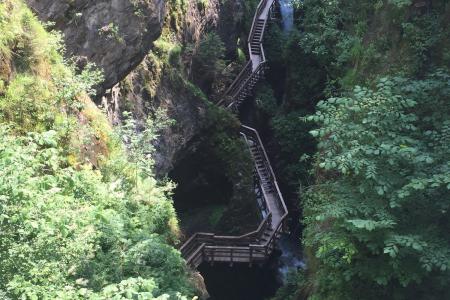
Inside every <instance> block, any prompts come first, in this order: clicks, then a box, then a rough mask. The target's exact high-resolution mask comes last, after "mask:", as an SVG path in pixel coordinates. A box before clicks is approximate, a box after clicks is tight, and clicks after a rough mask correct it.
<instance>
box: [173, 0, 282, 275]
mask: <svg viewBox="0 0 450 300" xmlns="http://www.w3.org/2000/svg"><path fill="white" fill-rule="evenodd" d="M274 2H275V0H262V1H261V2H260V3H259V5H258V7H257V9H256V12H255V16H254V19H253V23H252V29H251V31H250V35H249V39H248V48H249V56H250V60H249V61H248V62H247V63H246V65H245V66H244V68H243V69H242V71H241V72H240V73H239V75H238V76H237V77H236V79H235V80H234V81H233V83H232V84H231V85H230V87H229V88H228V89H227V91H226V93H225V96H224V98H223V99H222V100H221V101H220V102H219V103H218V105H220V106H223V107H226V108H228V109H231V110H233V111H235V112H236V111H238V109H239V106H240V105H241V103H242V102H243V101H244V100H245V99H246V98H247V97H248V96H250V95H251V94H252V92H253V89H254V87H255V85H256V84H257V83H258V81H259V80H260V79H261V78H262V77H263V76H264V69H265V65H266V58H265V55H264V48H263V45H262V41H263V36H264V31H265V29H266V27H267V20H268V19H269V18H270V16H271V9H272V7H273V5H274ZM241 136H242V138H243V139H244V140H245V142H246V144H247V145H248V149H249V152H250V154H251V156H252V159H253V162H254V174H255V176H254V177H255V186H256V190H257V195H258V199H259V200H258V207H259V208H260V211H261V216H262V220H261V223H260V224H259V226H258V228H257V229H256V230H255V231H252V232H249V233H247V234H244V235H241V236H219V235H215V234H214V233H202V232H197V233H196V234H194V235H193V236H192V237H191V238H190V239H188V240H187V241H186V242H185V243H184V244H183V245H182V247H181V248H180V252H181V255H182V256H183V258H184V259H185V260H186V262H187V264H188V265H189V266H190V267H192V268H197V267H198V266H199V265H200V264H201V263H202V262H208V263H210V264H214V263H229V264H230V265H233V264H234V263H249V264H250V265H252V264H253V263H263V262H264V261H266V260H267V259H268V258H269V256H270V255H271V254H272V252H273V250H274V248H275V244H276V241H277V240H278V238H279V236H280V234H281V232H282V231H283V227H284V225H285V223H286V219H287V215H288V210H287V208H286V205H285V203H284V200H283V196H282V195H281V192H280V189H279V187H278V183H277V180H276V177H275V174H274V172H273V169H272V166H271V164H270V161H269V158H268V156H267V153H266V150H265V148H264V145H263V143H262V141H261V138H260V136H259V134H258V132H257V131H256V130H255V129H253V128H251V127H248V126H244V125H242V126H241Z"/></svg>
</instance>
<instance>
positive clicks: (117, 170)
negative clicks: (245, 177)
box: [0, 0, 194, 299]
mask: <svg viewBox="0 0 450 300" xmlns="http://www.w3.org/2000/svg"><path fill="white" fill-rule="evenodd" d="M0 29H1V31H2V34H1V35H0V56H1V57H2V60H1V61H0V69H1V71H2V72H3V71H4V70H6V72H5V73H1V74H0V78H1V80H2V91H0V108H1V109H0V262H1V263H0V297H1V298H2V299H3V298H6V299H8V298H11V299H169V298H170V299H186V298H183V297H182V296H181V295H180V293H182V294H187V295H192V294H194V290H193V288H192V285H191V283H190V281H189V274H188V271H187V268H186V266H185V263H184V261H183V259H182V258H181V257H180V253H179V252H178V251H177V250H175V249H174V247H173V244H174V243H175V242H177V239H178V221H177V218H176V214H175V210H174V208H173V205H172V201H171V199H170V196H171V191H172V189H173V186H172V185H171V184H170V183H162V182H159V181H157V180H156V179H155V178H154V177H153V175H152V174H151V171H150V168H151V166H152V159H151V154H152V150H153V148H152V146H151V142H152V141H153V139H154V138H155V137H156V136H157V132H158V130H159V129H160V128H161V127H162V126H165V125H167V121H166V120H165V119H162V118H158V116H155V117H154V118H152V119H149V120H148V121H147V123H146V124H145V126H140V127H139V128H137V126H136V125H137V124H135V123H133V122H131V121H128V122H125V125H124V127H123V128H122V133H123V137H124V138H125V140H126V142H127V144H128V145H129V151H126V150H125V145H124V144H123V143H121V141H120V139H119V137H117V136H116V135H115V134H114V132H113V131H112V129H111V128H110V126H109V124H108V122H107V121H106V118H105V116H104V115H103V114H102V113H101V111H100V110H99V109H98V108H97V107H96V106H95V105H94V104H93V103H92V101H91V100H90V99H89V98H88V95H89V94H93V92H94V89H93V85H95V84H96V83H98V82H99V81H100V80H101V75H100V73H99V72H98V71H95V70H94V69H93V68H92V66H90V65H88V66H87V68H85V69H84V70H78V71H79V72H76V70H75V68H74V67H73V66H72V65H71V64H70V63H66V62H64V60H63V59H62V56H61V54H60V51H61V44H60V42H59V41H60V38H59V36H58V35H55V34H50V33H47V32H45V30H44V28H43V27H42V25H41V24H40V23H39V22H38V21H37V19H36V18H35V17H34V16H33V15H32V13H31V12H30V11H29V10H28V9H27V8H26V6H25V5H24V4H23V3H22V2H21V1H19V0H7V1H3V2H2V3H1V4H0ZM3 59H4V60H3ZM136 129H138V130H137V131H136ZM133 131H136V132H134V133H133Z"/></svg>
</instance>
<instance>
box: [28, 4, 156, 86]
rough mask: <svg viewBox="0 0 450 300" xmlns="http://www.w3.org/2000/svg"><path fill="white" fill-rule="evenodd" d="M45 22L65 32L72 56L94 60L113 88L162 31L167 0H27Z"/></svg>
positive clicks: (83, 59) (142, 56)
mask: <svg viewBox="0 0 450 300" xmlns="http://www.w3.org/2000/svg"><path fill="white" fill-rule="evenodd" d="M27 3H28V5H29V6H30V7H31V8H32V9H33V11H34V12H35V13H36V14H37V15H38V17H39V18H40V19H41V20H43V21H46V22H53V23H54V28H55V29H57V30H59V31H61V32H62V33H63V34H64V41H65V44H66V48H67V55H68V56H75V57H76V58H77V59H78V60H79V61H80V62H81V63H84V62H87V61H89V62H93V63H95V64H96V65H97V66H98V67H99V68H101V69H102V70H103V72H104V76H105V80H104V82H103V84H102V86H103V88H105V89H107V88H111V87H112V86H114V85H115V84H116V83H117V82H118V81H120V80H122V79H123V78H124V77H125V76H126V75H127V74H128V73H129V72H130V71H131V70H133V69H134V68H135V67H136V66H137V65H138V64H139V63H140V62H141V61H142V59H143V58H144V57H145V55H146V54H147V52H148V50H149V49H150V48H151V46H152V41H154V40H156V39H157V38H158V37H159V35H160V34H161V28H162V25H163V21H164V15H165V4H164V1H163V0H100V1H89V0H75V1H73V0H61V1H53V0H27Z"/></svg>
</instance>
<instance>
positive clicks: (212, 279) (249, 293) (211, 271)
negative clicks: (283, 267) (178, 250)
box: [199, 253, 281, 300]
mask: <svg viewBox="0 0 450 300" xmlns="http://www.w3.org/2000/svg"><path fill="white" fill-rule="evenodd" d="M278 255H279V253H276V254H274V256H273V257H272V259H271V260H269V261H268V262H267V263H266V264H264V265H262V266H259V265H253V266H252V267H250V266H249V265H248V264H235V265H233V266H232V267H230V265H229V264H217V263H216V264H215V265H214V266H210V265H209V264H206V263H204V264H202V265H201V266H200V268H199V271H200V273H201V274H202V276H203V277H204V279H205V283H206V288H207V289H208V292H209V294H210V296H211V298H210V299H211V300H264V299H270V298H271V297H273V296H274V295H275V293H276V291H277V289H278V288H279V287H280V286H281V285H280V282H279V281H278V280H277V256H278Z"/></svg>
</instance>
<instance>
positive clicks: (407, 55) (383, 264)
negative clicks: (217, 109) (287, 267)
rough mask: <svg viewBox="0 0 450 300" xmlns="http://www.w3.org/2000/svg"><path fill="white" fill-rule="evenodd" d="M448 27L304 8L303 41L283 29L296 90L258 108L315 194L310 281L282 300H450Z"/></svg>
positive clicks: (300, 277) (295, 174)
mask: <svg viewBox="0 0 450 300" xmlns="http://www.w3.org/2000/svg"><path fill="white" fill-rule="evenodd" d="M449 16H450V7H449V3H448V1H433V2H432V3H431V1H423V2H419V1H393V0H392V1H339V0H336V1H322V0H306V1H304V2H303V3H302V4H300V3H299V4H298V10H297V17H298V18H297V20H296V27H297V29H296V30H294V31H293V32H291V33H289V34H288V35H286V34H283V33H282V32H281V31H280V30H279V29H277V28H272V30H271V32H270V33H269V40H268V46H267V47H268V52H269V53H270V55H271V56H273V57H276V58H275V59H278V60H279V65H280V64H281V65H282V66H284V67H279V66H275V68H277V67H278V69H274V71H273V72H279V73H276V74H277V75H275V77H276V76H278V77H279V76H280V75H279V74H280V73H281V74H284V76H285V77H286V81H285V83H284V85H283V86H281V87H280V86H279V84H277V82H274V81H272V89H271V88H270V87H266V88H264V89H261V91H260V94H259V97H258V98H257V100H258V99H259V107H260V108H261V111H262V112H263V116H265V117H266V118H268V120H269V121H270V123H271V128H272V131H273V133H274V136H276V137H277V139H278V144H279V145H280V148H281V149H282V151H288V152H289V154H290V155H286V154H283V152H281V155H279V156H280V161H281V164H280V165H279V168H280V170H281V172H282V174H285V176H287V180H288V182H291V186H292V185H294V184H297V186H298V182H299V181H300V183H301V185H302V187H305V186H308V187H307V188H302V190H301V192H302V193H301V203H302V207H303V219H302V223H303V225H304V226H305V230H304V236H303V243H304V245H305V250H306V253H307V260H308V269H307V270H306V271H302V272H298V273H297V274H293V275H292V277H291V279H290V280H289V284H288V285H287V286H286V287H285V288H284V289H282V290H281V291H280V293H279V296H278V298H279V299H296V298H308V299H382V298H384V299H448V298H450V294H449V293H448V290H449V287H450V279H449V278H450V273H449V272H450V271H449V268H450V240H449V238H448V232H449V229H450V223H449V207H450V185H449V183H450V165H449V162H448V155H449V145H450V135H449V125H450V124H449V121H448V120H449V119H450V106H449V101H450V99H449V95H450V81H449V79H450V70H449V65H450V40H449V37H450V31H449V26H448V25H449V20H450V17H449ZM279 39H284V41H286V43H284V46H279V45H280V43H279V42H277V43H274V42H273V40H279ZM293 62H296V63H293ZM269 82H270V77H269ZM319 100H320V101H319ZM267 107H269V109H267ZM273 108H275V109H273ZM286 129H288V130H286ZM289 132H292V134H289ZM307 132H309V133H310V134H311V136H312V137H314V138H315V140H316V143H317V145H316V146H317V151H314V147H311V143H310V142H308V139H310V138H311V137H307V136H306V133H307ZM292 137H296V138H292ZM286 145H287V147H286ZM305 145H309V146H308V147H306V148H305ZM299 152H300V153H299ZM313 154H314V155H313ZM289 162H292V163H293V164H289ZM308 165H310V166H311V167H310V172H309V173H305V172H304V167H308ZM285 180H286V179H285Z"/></svg>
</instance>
